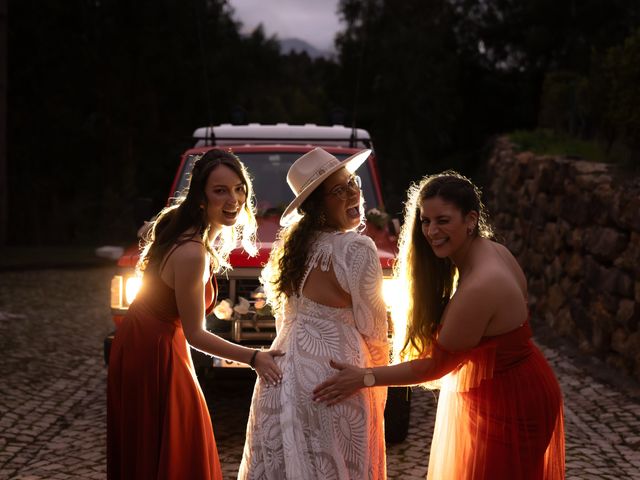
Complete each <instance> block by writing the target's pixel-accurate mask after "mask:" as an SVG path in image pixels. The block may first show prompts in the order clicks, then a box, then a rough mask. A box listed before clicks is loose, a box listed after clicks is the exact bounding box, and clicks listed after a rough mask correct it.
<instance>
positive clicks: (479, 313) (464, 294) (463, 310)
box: [313, 284, 495, 405]
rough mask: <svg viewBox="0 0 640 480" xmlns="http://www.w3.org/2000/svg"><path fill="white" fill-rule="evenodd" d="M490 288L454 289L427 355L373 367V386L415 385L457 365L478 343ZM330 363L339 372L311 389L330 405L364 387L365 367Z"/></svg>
mask: <svg viewBox="0 0 640 480" xmlns="http://www.w3.org/2000/svg"><path fill="white" fill-rule="evenodd" d="M492 289H493V287H491V288H489V289H487V288H481V287H474V286H473V285H472V284H468V285H467V287H466V290H465V291H462V290H460V291H458V293H456V298H455V299H452V301H451V302H450V304H449V306H448V307H447V312H446V314H445V316H444V317H443V322H444V323H443V327H442V329H441V331H440V334H439V335H438V339H437V341H435V342H434V344H433V348H432V352H431V356H430V357H428V358H422V359H418V360H412V361H409V362H403V363H399V364H397V365H391V366H388V367H377V368H373V369H372V371H371V373H373V375H374V377H375V384H374V386H384V385H387V386H391V385H416V384H419V383H424V382H427V381H431V380H437V379H438V378H441V377H443V376H444V375H446V374H447V373H449V372H451V371H452V370H453V369H455V368H456V367H457V366H458V365H460V364H461V363H462V362H463V361H464V360H465V359H466V358H467V357H468V355H469V353H470V352H471V349H472V348H473V347H475V346H476V345H478V344H479V343H480V340H481V339H482V335H483V333H484V331H485V328H486V326H487V324H488V323H489V320H490V318H491V316H492V315H493V311H494V306H495V303H494V302H493V298H494V297H495V296H494V295H493V294H492V293H491V290H492ZM331 366H332V367H333V368H335V369H337V370H339V372H338V373H337V374H336V375H334V376H333V377H331V378H329V379H328V380H326V381H325V382H323V383H321V384H320V385H318V386H317V387H316V388H315V389H314V391H313V393H314V397H313V398H314V400H316V401H322V402H327V403H328V404H329V405H333V404H335V403H337V402H340V401H342V400H344V399H345V398H347V397H349V396H350V395H352V394H353V393H355V392H356V391H357V390H358V389H360V388H364V387H365V384H364V375H365V373H367V370H368V369H363V368H358V367H354V366H352V365H347V364H342V363H338V362H334V361H331Z"/></svg>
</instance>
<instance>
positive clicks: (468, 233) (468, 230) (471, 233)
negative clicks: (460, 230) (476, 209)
mask: <svg viewBox="0 0 640 480" xmlns="http://www.w3.org/2000/svg"><path fill="white" fill-rule="evenodd" d="M475 229H476V227H475V226H473V227H471V228H467V236H469V237H470V236H471V235H473V231H474V230H475Z"/></svg>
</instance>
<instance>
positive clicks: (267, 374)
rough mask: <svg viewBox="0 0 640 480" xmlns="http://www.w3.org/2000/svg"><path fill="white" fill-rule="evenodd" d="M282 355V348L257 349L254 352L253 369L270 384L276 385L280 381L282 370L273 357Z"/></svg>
mask: <svg viewBox="0 0 640 480" xmlns="http://www.w3.org/2000/svg"><path fill="white" fill-rule="evenodd" d="M282 355H284V352H283V351H282V350H266V351H262V350H260V351H258V353H257V354H256V361H255V366H254V368H255V371H256V373H257V374H258V375H259V376H260V378H262V379H263V380H264V381H266V382H267V383H268V384H270V385H277V384H278V383H280V382H281V381H282V370H280V367H279V366H278V364H277V363H276V362H275V360H274V358H275V357H281V356H282Z"/></svg>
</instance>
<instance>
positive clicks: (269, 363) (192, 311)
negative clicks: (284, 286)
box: [169, 242, 283, 384]
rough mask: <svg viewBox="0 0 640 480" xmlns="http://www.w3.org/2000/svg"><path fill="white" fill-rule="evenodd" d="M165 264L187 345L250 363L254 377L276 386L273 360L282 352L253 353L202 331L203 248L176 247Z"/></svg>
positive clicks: (206, 276) (278, 376)
mask: <svg viewBox="0 0 640 480" xmlns="http://www.w3.org/2000/svg"><path fill="white" fill-rule="evenodd" d="M169 261H170V262H171V264H172V265H171V266H172V267H173V268H172V269H173V272H174V289H175V295H176V302H177V305H178V312H179V314H180V319H181V321H182V328H183V330H184V334H185V337H186V339H187V342H189V345H191V346H192V347H193V348H195V349H197V350H200V351H203V352H205V353H208V354H209V355H216V356H218V357H222V358H227V359H230V360H235V361H237V362H242V363H246V364H251V363H253V364H254V365H253V366H254V368H255V370H256V371H257V372H258V375H260V376H261V377H263V378H265V379H266V380H267V381H268V382H270V383H274V384H275V383H278V382H279V381H280V379H281V378H282V372H281V371H280V368H279V367H278V366H277V365H276V363H275V362H274V361H273V357H274V356H280V355H283V353H282V352H280V351H279V350H274V351H266V352H258V353H257V354H255V352H256V350H254V349H252V348H247V347H243V346H241V345H237V344H235V343H232V342H228V341H227V340H224V339H223V338H220V337H218V336H217V335H214V334H213V333H211V332H208V331H207V330H206V328H205V325H206V320H205V305H204V294H205V283H206V282H208V281H209V273H208V271H209V268H208V261H207V256H206V251H205V249H204V247H203V246H202V245H200V244H198V243H195V242H188V243H185V244H183V245H180V246H179V247H177V248H176V250H175V252H174V254H173V255H172V256H171V258H170V260H169ZM254 354H255V357H254ZM252 359H253V362H252Z"/></svg>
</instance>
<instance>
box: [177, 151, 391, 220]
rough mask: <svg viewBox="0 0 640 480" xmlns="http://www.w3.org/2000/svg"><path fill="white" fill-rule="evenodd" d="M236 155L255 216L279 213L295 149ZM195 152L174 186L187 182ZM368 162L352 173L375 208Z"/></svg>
mask: <svg viewBox="0 0 640 480" xmlns="http://www.w3.org/2000/svg"><path fill="white" fill-rule="evenodd" d="M237 155H238V157H239V158H240V160H242V162H243V163H244V164H245V166H246V167H247V170H249V175H251V178H252V180H253V189H254V191H255V196H256V209H257V213H258V216H264V215H267V214H268V215H272V214H280V213H282V212H283V211H284V209H285V208H286V206H287V205H288V204H289V203H290V202H291V201H292V200H293V192H292V191H291V188H289V185H288V184H287V172H288V171H289V167H290V166H291V164H293V162H294V161H296V159H297V158H299V157H300V155H301V153H299V152H247V153H237ZM348 156H349V155H345V154H343V155H340V154H338V155H336V157H337V158H338V160H341V161H342V160H344V159H345V158H347V157H348ZM196 158H197V156H196V155H190V156H189V157H188V158H187V161H186V162H185V163H184V168H183V171H182V172H181V173H180V180H179V182H178V186H177V190H176V193H174V195H175V196H176V197H177V196H178V195H179V193H178V192H183V191H185V189H186V188H187V187H188V186H189V173H190V172H191V169H192V168H193V163H194V162H195V160H196ZM370 168H371V167H370V165H369V162H365V163H364V164H363V165H362V166H361V167H360V168H359V169H358V170H357V171H356V174H357V175H358V176H360V178H361V180H362V192H363V195H364V199H365V207H366V209H367V210H369V209H370V208H378V207H379V202H378V199H377V196H376V193H375V190H374V188H373V182H372V180H371V172H370Z"/></svg>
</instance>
